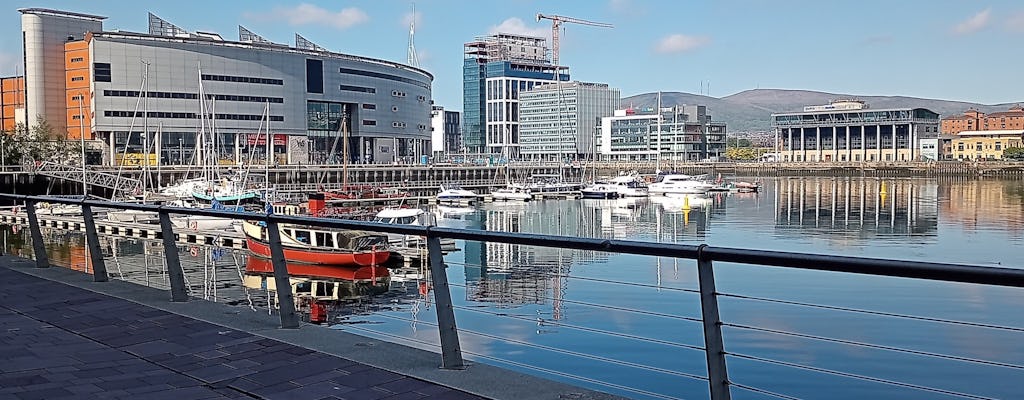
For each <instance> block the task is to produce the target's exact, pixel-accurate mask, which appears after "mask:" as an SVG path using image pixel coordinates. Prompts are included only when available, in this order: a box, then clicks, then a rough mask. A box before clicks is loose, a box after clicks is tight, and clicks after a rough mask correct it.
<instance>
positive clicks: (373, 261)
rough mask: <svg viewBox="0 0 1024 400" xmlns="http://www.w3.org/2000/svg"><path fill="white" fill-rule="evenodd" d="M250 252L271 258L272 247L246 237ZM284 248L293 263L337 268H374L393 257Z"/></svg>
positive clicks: (380, 253) (371, 252)
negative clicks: (334, 266)
mask: <svg viewBox="0 0 1024 400" xmlns="http://www.w3.org/2000/svg"><path fill="white" fill-rule="evenodd" d="M246 245H247V246H248V248H249V252H251V253H252V254H253V255H255V256H257V257H262V258H271V256H270V245H269V244H267V243H265V242H263V241H262V240H257V239H255V238H253V237H252V236H247V237H246ZM282 247H284V259H285V261H287V262H291V263H301V264H312V265H336V266H372V265H380V264H383V263H384V262H386V261H387V260H388V258H390V257H391V252H390V251H388V250H381V251H372V250H371V251H338V250H317V249H311V248H308V249H297V248H293V247H288V246H282Z"/></svg>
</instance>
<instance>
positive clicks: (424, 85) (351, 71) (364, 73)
mask: <svg viewBox="0 0 1024 400" xmlns="http://www.w3.org/2000/svg"><path fill="white" fill-rule="evenodd" d="M338 72H341V73H343V74H350V75H361V76H369V77H373V78H381V79H389V80H393V81H399V82H403V83H408V84H412V85H416V86H419V87H422V88H424V89H430V84H429V83H426V82H421V81H418V80H415V79H409V78H403V77H401V76H396V75H391V74H384V73H380V72H372V71H363V70H358V69H350V68H340V69H339V70H338Z"/></svg>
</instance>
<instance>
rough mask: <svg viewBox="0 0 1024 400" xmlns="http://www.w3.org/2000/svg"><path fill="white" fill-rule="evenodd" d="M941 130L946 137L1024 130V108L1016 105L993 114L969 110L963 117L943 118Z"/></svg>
mask: <svg viewBox="0 0 1024 400" xmlns="http://www.w3.org/2000/svg"><path fill="white" fill-rule="evenodd" d="M941 129H942V133H943V134H946V135H956V134H958V133H960V132H963V131H991V130H1013V129H1024V107H1022V106H1020V105H1016V106H1013V107H1010V109H1009V110H1008V111H1003V112H996V113H992V114H985V113H983V112H981V111H978V110H974V109H971V110H967V111H965V112H964V113H963V114H962V115H954V116H952V117H946V118H943V119H942V122H941Z"/></svg>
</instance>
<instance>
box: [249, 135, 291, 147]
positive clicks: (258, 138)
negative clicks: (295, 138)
mask: <svg viewBox="0 0 1024 400" xmlns="http://www.w3.org/2000/svg"><path fill="white" fill-rule="evenodd" d="M287 141H288V135H284V134H280V133H277V134H274V146H284V145H285V143H286V142H287ZM246 143H247V144H248V145H249V146H266V145H267V135H264V134H262V133H250V134H247V135H246Z"/></svg>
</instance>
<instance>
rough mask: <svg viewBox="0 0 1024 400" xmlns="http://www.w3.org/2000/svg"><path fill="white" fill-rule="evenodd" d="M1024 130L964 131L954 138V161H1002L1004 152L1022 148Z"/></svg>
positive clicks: (952, 152) (952, 150)
mask: <svg viewBox="0 0 1024 400" xmlns="http://www.w3.org/2000/svg"><path fill="white" fill-rule="evenodd" d="M1022 138H1024V130H1021V129H1000V130H986V131H963V132H960V133H957V134H956V136H955V137H954V138H953V140H952V143H951V145H950V147H951V149H950V150H951V151H950V152H951V154H952V157H951V158H952V159H954V160H1001V159H1002V158H1003V150H1006V149H1008V148H1011V147H1018V148H1019V147H1024V146H1022V143H1021V139H1022Z"/></svg>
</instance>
